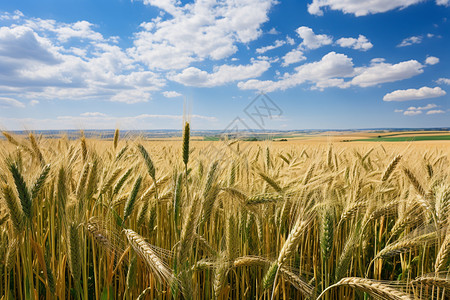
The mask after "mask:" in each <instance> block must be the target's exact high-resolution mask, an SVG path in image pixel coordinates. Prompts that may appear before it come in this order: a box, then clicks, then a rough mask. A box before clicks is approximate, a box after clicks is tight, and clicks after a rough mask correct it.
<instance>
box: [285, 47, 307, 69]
mask: <svg viewBox="0 0 450 300" xmlns="http://www.w3.org/2000/svg"><path fill="white" fill-rule="evenodd" d="M305 59H306V57H305V56H304V55H303V52H302V51H300V50H297V49H294V50H291V51H289V52H288V53H286V55H284V56H283V63H282V64H281V65H282V66H283V67H287V66H289V65H291V64H294V63H298V62H300V61H302V60H305Z"/></svg>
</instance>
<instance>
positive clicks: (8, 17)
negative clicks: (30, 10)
mask: <svg viewBox="0 0 450 300" xmlns="http://www.w3.org/2000/svg"><path fill="white" fill-rule="evenodd" d="M22 17H23V13H22V12H21V11H20V10H15V11H14V12H13V13H9V12H3V13H1V14H0V20H19V19H20V18H22Z"/></svg>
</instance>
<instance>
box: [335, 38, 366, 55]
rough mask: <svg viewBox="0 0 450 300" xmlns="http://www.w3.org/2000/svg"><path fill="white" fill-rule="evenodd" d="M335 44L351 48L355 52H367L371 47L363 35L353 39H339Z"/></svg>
mask: <svg viewBox="0 0 450 300" xmlns="http://www.w3.org/2000/svg"><path fill="white" fill-rule="evenodd" d="M336 43H337V44H338V45H339V46H341V47H346V48H352V49H355V50H362V51H367V50H369V49H370V48H372V47H373V45H372V43H371V42H369V40H368V39H367V38H366V37H365V36H364V35H361V34H360V35H359V37H358V38H357V39H355V38H340V39H338V40H337V41H336Z"/></svg>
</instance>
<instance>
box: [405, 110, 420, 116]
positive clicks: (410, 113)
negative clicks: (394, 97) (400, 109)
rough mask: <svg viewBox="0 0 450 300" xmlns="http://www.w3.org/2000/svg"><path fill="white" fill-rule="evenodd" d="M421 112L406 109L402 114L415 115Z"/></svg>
mask: <svg viewBox="0 0 450 300" xmlns="http://www.w3.org/2000/svg"><path fill="white" fill-rule="evenodd" d="M421 113H422V111H420V110H406V111H405V112H404V113H403V114H404V115H405V116H417V115H420V114H421Z"/></svg>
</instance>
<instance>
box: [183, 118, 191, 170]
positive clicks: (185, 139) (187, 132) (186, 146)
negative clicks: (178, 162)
mask: <svg viewBox="0 0 450 300" xmlns="http://www.w3.org/2000/svg"><path fill="white" fill-rule="evenodd" d="M189 135H190V127H189V122H186V124H185V125H184V130H183V163H184V164H185V165H187V163H188V161H189Z"/></svg>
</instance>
